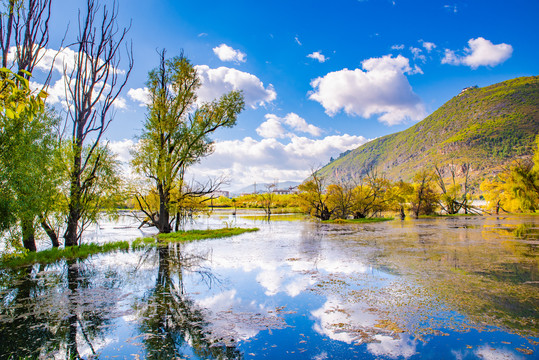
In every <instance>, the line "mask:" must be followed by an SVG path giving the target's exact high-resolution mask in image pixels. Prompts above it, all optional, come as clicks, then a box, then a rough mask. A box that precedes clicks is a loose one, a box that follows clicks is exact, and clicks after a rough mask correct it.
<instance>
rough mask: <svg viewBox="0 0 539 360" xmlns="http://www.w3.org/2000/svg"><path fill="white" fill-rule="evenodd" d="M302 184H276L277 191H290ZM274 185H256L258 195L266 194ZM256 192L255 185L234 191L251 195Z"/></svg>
mask: <svg viewBox="0 0 539 360" xmlns="http://www.w3.org/2000/svg"><path fill="white" fill-rule="evenodd" d="M299 184H301V183H300V182H299V181H279V182H277V183H276V185H277V189H288V188H290V187H295V186H298V185H299ZM270 185H272V184H271V183H257V184H256V192H257V193H265V192H267V191H268V186H270ZM254 191H255V184H252V185H249V186H245V187H243V188H241V189H239V190H236V191H232V192H233V193H235V194H244V193H247V194H251V193H253V192H254Z"/></svg>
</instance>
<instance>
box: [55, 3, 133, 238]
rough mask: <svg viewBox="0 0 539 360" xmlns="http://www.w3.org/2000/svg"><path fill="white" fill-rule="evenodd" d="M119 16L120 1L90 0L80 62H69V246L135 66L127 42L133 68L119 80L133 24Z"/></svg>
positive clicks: (83, 18) (80, 40)
mask: <svg viewBox="0 0 539 360" xmlns="http://www.w3.org/2000/svg"><path fill="white" fill-rule="evenodd" d="M117 17H118V7H117V4H116V2H113V3H112V6H111V7H110V8H109V7H107V5H103V7H102V8H101V7H100V6H99V4H98V3H97V2H96V1H95V0H87V8H86V12H85V13H84V14H83V15H81V13H80V12H79V31H78V37H77V41H76V43H75V44H74V47H75V48H76V58H75V66H74V67H73V69H69V68H68V66H67V65H66V64H64V76H65V81H66V89H67V90H66V95H67V96H66V98H67V105H68V112H67V119H66V121H67V123H68V124H69V125H70V126H71V127H72V135H71V139H70V147H71V159H70V164H69V175H70V179H69V181H70V190H69V192H70V193H69V199H68V214H67V227H66V231H65V234H64V239H65V246H74V245H77V244H78V243H79V240H80V236H81V234H82V230H83V228H82V227H81V226H79V221H80V220H81V219H83V218H84V217H85V215H86V213H87V211H88V209H87V208H85V205H86V204H87V202H86V201H85V198H86V197H87V195H88V193H89V192H90V188H91V187H92V186H94V185H95V182H96V181H98V179H97V175H96V174H97V173H98V170H99V168H100V167H101V166H102V161H101V160H102V159H101V155H100V152H99V143H100V140H101V137H102V136H103V133H104V132H105V130H106V129H107V127H108V126H109V124H110V122H111V120H112V117H111V116H110V114H109V111H110V110H111V107H112V105H113V103H114V102H115V101H116V99H117V98H118V96H119V95H120V92H121V91H122V89H123V88H124V86H125V84H126V82H127V79H128V78H129V75H130V73H131V70H132V68H133V55H132V48H130V47H129V46H127V45H126V49H125V50H126V54H127V59H128V65H127V69H128V70H127V71H126V73H125V76H124V78H123V80H121V79H120V75H121V72H120V70H119V66H120V64H121V52H122V51H121V50H122V46H123V45H124V43H125V38H126V35H127V32H128V31H129V28H121V29H120V28H118V26H117V24H116V23H117ZM90 135H91V136H92V139H91V140H90V143H88V140H89V139H88V136H90Z"/></svg>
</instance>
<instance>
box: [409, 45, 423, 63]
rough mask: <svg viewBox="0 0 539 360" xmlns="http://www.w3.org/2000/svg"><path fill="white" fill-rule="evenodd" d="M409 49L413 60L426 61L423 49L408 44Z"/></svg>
mask: <svg viewBox="0 0 539 360" xmlns="http://www.w3.org/2000/svg"><path fill="white" fill-rule="evenodd" d="M410 51H411V52H412V54H413V55H414V60H421V61H423V62H425V61H427V58H426V57H425V55H423V50H421V49H420V48H416V47H413V46H410Z"/></svg>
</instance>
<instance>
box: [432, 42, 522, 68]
mask: <svg viewBox="0 0 539 360" xmlns="http://www.w3.org/2000/svg"><path fill="white" fill-rule="evenodd" d="M468 46H469V47H468V48H465V49H464V53H465V54H466V55H464V56H459V55H457V54H456V53H455V51H453V50H450V49H445V56H444V58H443V59H442V64H451V65H467V66H469V67H471V68H472V69H477V68H478V67H479V66H496V65H498V64H501V63H503V62H504V61H505V60H507V59H509V58H510V57H511V55H512V54H513V47H512V46H511V45H509V44H505V43H501V44H497V45H494V44H493V43H492V42H491V41H489V40H487V39H485V38H482V37H478V38H477V39H470V40H468Z"/></svg>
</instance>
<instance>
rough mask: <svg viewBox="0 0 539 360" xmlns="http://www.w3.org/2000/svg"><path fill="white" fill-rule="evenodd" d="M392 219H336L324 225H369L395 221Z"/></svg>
mask: <svg viewBox="0 0 539 360" xmlns="http://www.w3.org/2000/svg"><path fill="white" fill-rule="evenodd" d="M393 219H394V218H392V217H375V218H363V219H334V220H326V221H323V222H324V223H329V224H369V223H377V222H384V221H390V220H393Z"/></svg>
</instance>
